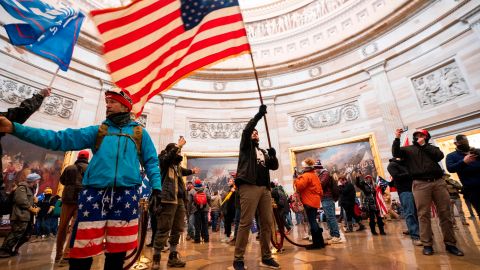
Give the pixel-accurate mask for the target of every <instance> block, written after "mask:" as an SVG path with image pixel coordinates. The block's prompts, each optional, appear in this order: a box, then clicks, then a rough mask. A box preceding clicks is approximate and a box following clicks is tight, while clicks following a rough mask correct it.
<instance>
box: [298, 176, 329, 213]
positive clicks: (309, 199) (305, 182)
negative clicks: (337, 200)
mask: <svg viewBox="0 0 480 270" xmlns="http://www.w3.org/2000/svg"><path fill="white" fill-rule="evenodd" d="M294 185H295V189H296V190H297V192H298V193H300V197H301V198H302V203H303V204H306V205H308V206H310V207H313V208H320V199H321V197H322V195H323V190H322V184H321V183H320V179H318V176H317V174H316V173H315V171H313V170H312V171H309V172H305V173H303V174H302V175H300V176H299V177H298V178H297V179H295V183H294Z"/></svg>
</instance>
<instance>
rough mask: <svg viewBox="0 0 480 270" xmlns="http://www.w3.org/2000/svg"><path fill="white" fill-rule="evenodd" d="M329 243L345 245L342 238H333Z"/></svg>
mask: <svg viewBox="0 0 480 270" xmlns="http://www.w3.org/2000/svg"><path fill="white" fill-rule="evenodd" d="M329 243H330V244H340V243H343V240H342V238H340V237H332V239H330V241H329Z"/></svg>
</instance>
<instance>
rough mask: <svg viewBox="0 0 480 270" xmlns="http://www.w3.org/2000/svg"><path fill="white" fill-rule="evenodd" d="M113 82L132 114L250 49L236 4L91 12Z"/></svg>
mask: <svg viewBox="0 0 480 270" xmlns="http://www.w3.org/2000/svg"><path fill="white" fill-rule="evenodd" d="M91 17H92V19H93V21H94V23H95V24H96V26H97V28H98V30H99V32H100V34H101V38H102V40H103V44H104V54H105V56H104V57H105V60H106V62H107V64H108V66H109V68H110V72H111V76H112V80H113V81H114V82H115V84H116V85H117V86H118V87H121V88H125V89H127V90H128V91H129V92H130V93H131V94H132V96H133V101H134V106H133V111H134V112H136V113H137V115H139V114H140V112H141V111H142V110H143V105H144V104H145V103H146V102H147V101H148V100H149V99H150V98H152V97H153V96H155V95H156V94H158V93H159V92H161V91H165V90H167V89H169V88H170V87H171V86H172V85H174V84H175V83H176V82H177V81H178V80H180V79H182V78H184V77H186V76H188V75H189V74H190V73H192V72H193V71H195V70H197V69H200V68H203V67H206V66H208V65H211V64H213V63H215V62H218V61H219V60H222V59H225V58H228V57H231V56H235V55H239V54H241V53H244V52H246V51H248V50H249V49H250V46H249V44H248V40H247V36H246V31H245V26H244V23H243V19H242V15H241V13H240V8H239V5H238V1H237V0H137V1H134V2H133V3H131V4H130V5H128V6H125V7H120V8H113V9H104V10H94V11H92V12H91Z"/></svg>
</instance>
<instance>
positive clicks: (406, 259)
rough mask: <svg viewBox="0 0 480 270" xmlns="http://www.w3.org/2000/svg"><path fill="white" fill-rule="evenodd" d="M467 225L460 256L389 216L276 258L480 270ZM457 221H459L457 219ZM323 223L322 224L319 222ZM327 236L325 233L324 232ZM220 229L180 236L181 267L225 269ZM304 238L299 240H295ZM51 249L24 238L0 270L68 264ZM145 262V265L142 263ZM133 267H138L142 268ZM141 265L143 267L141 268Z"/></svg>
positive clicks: (287, 265)
mask: <svg viewBox="0 0 480 270" xmlns="http://www.w3.org/2000/svg"><path fill="white" fill-rule="evenodd" d="M469 222H470V226H463V225H459V226H462V227H459V228H458V229H457V230H456V235H457V240H458V246H459V247H460V248H461V249H462V250H463V251H464V252H465V256H464V257H456V256H453V255H448V254H447V253H446V252H445V248H444V246H443V244H442V241H441V233H440V232H439V226H438V223H437V222H436V221H434V223H433V228H434V235H435V246H434V249H435V255H434V256H424V255H422V247H415V246H413V245H412V242H411V240H410V238H409V237H408V236H404V235H402V231H403V230H404V228H405V225H404V222H403V221H389V222H387V226H386V232H387V235H386V236H373V235H371V233H370V232H369V231H361V232H354V233H350V234H347V235H343V234H342V237H343V238H345V237H346V241H345V242H344V243H341V244H335V245H329V246H327V247H326V248H325V249H322V250H315V251H306V250H305V249H302V248H298V247H295V246H292V245H290V244H286V245H285V251H284V252H283V253H276V254H275V255H274V257H275V259H276V260H277V261H278V262H279V263H280V265H281V267H282V269H299V270H300V269H302V270H307V269H337V270H346V269H361V270H366V269H422V270H423V269H432V270H433V269H435V270H437V269H441V270H443V269H462V270H463V269H465V270H474V269H480V238H479V237H480V223H479V221H478V219H477V220H472V219H470V220H469ZM458 224H461V223H460V222H458ZM322 225H323V226H324V228H325V224H322ZM324 235H326V233H324ZM303 236H304V235H303V230H302V228H300V227H296V228H295V230H294V231H293V232H292V237H293V238H295V239H301V238H302V237H303ZM221 237H222V235H221V234H220V233H218V232H217V233H213V234H211V240H210V242H209V243H201V244H194V243H192V242H191V241H185V239H182V242H181V245H180V246H179V252H180V253H181V254H182V256H183V259H185V260H186V261H187V267H186V268H185V269H212V270H216V269H229V268H231V267H230V266H231V263H232V259H233V251H234V247H233V246H230V245H228V244H226V243H221V242H220V239H221ZM250 240H251V241H250V243H249V246H248V249H247V254H246V258H245V259H246V260H245V262H246V265H247V266H248V269H260V267H258V264H259V253H260V246H259V242H258V241H256V240H255V237H254V236H252V235H251V236H250ZM298 241H303V240H298ZM54 250H55V241H54V240H45V241H41V242H35V243H29V244H26V245H25V246H23V247H22V248H21V250H20V252H21V254H20V255H19V256H16V257H12V258H9V259H0V269H1V270H7V269H8V270H9V269H22V270H27V269H28V270H47V269H68V267H58V266H56V265H54V263H53V256H54ZM151 252H152V250H151V248H146V249H145V251H144V255H145V257H146V259H144V261H145V262H148V261H149V260H148V258H151V254H152V253H151ZM162 255H163V256H162V269H167V265H166V259H167V258H166V257H167V256H168V253H162ZM102 266H103V256H98V257H96V258H95V260H94V266H93V267H92V269H102ZM147 266H148V264H147ZM138 269H142V268H141V267H140V268H138ZM143 269H146V268H143Z"/></svg>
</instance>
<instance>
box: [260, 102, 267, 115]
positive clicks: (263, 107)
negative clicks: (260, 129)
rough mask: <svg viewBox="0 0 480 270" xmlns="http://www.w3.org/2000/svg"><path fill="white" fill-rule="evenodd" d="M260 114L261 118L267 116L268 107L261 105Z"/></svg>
mask: <svg viewBox="0 0 480 270" xmlns="http://www.w3.org/2000/svg"><path fill="white" fill-rule="evenodd" d="M258 114H260V115H261V116H264V115H265V114H267V105H264V104H262V105H260V108H258Z"/></svg>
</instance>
